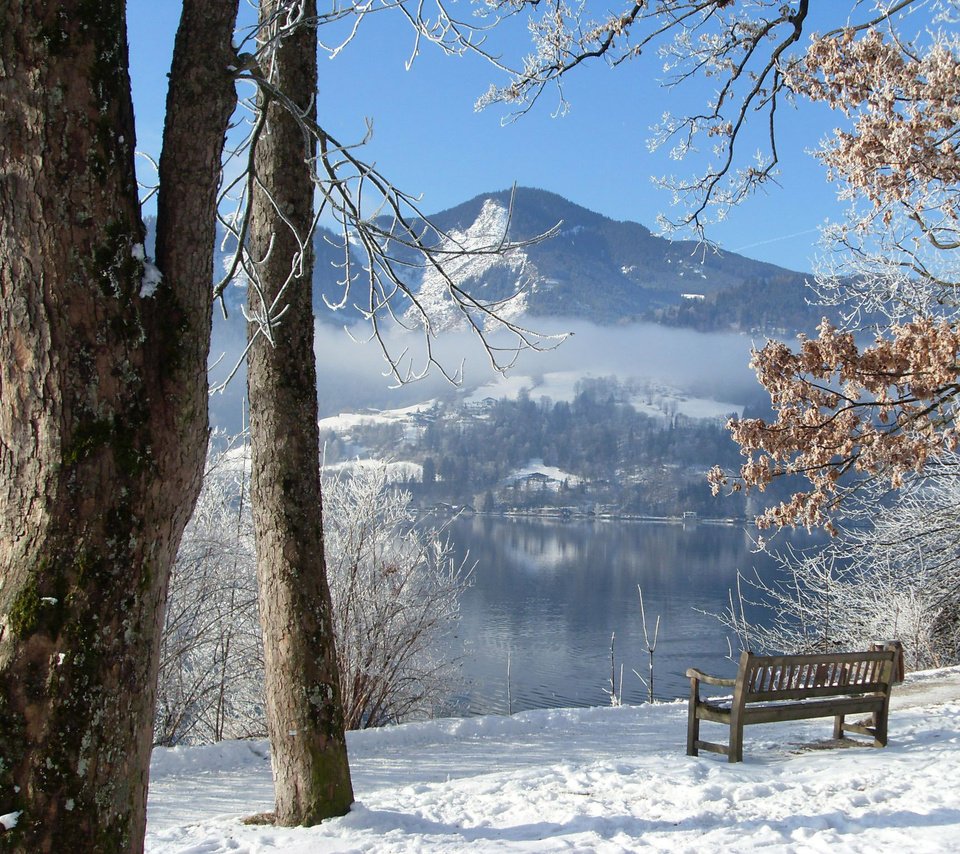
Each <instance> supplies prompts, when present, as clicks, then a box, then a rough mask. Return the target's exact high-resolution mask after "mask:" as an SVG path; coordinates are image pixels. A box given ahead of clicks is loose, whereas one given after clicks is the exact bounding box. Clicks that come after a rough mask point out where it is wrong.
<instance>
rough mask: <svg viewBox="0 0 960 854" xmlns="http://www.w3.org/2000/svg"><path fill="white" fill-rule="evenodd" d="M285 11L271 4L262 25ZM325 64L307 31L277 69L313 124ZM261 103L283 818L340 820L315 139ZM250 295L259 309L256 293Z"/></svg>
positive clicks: (267, 484)
mask: <svg viewBox="0 0 960 854" xmlns="http://www.w3.org/2000/svg"><path fill="white" fill-rule="evenodd" d="M303 5H304V7H305V9H304V15H305V17H306V18H307V19H310V18H311V17H312V16H314V15H315V14H316V13H315V4H314V3H312V2H307V3H304V4H303ZM278 6H282V4H281V3H275V2H263V3H261V7H260V20H261V23H264V22H266V21H268V20H269V19H270V17H271V15H273V14H274V12H275V11H276V9H277V7H278ZM316 57H317V44H316V32H315V30H314V29H313V28H312V27H309V26H301V27H300V28H299V29H297V30H296V31H295V32H294V33H293V34H292V35H289V36H287V37H286V38H285V39H284V41H283V43H282V44H281V46H280V47H279V49H278V51H277V53H276V57H275V61H274V62H272V63H271V65H270V74H271V82H272V83H273V84H274V85H276V86H278V87H279V88H281V89H282V91H283V92H284V94H285V95H286V96H287V97H288V98H290V100H291V101H293V102H294V103H296V104H299V105H302V107H303V108H304V109H305V110H306V115H307V118H308V120H310V121H313V117H314V116H315V107H314V99H315V93H316V85H317V59H316ZM261 101H263V96H261ZM262 108H263V109H266V111H267V113H266V115H267V126H266V129H265V131H264V133H263V134H262V135H261V137H260V139H259V141H258V144H257V150H256V156H255V169H256V174H257V178H258V180H259V183H260V186H258V188H257V189H256V191H255V192H254V195H253V200H252V202H253V208H252V222H251V230H250V246H249V249H250V252H251V256H252V258H253V259H254V261H255V262H256V263H257V270H258V275H259V279H260V284H261V287H262V288H263V291H264V294H265V298H266V302H267V304H268V305H269V304H270V303H272V302H273V300H274V299H275V298H276V297H277V295H278V294H279V293H280V291H281V289H283V288H284V287H285V286H286V290H285V291H284V296H283V297H282V298H281V299H282V302H283V303H284V304H288V305H289V310H288V311H287V312H286V314H285V315H284V316H283V319H282V321H281V323H280V325H279V327H277V328H276V330H275V334H274V338H275V341H274V343H273V344H272V345H271V343H270V342H269V341H268V340H267V339H266V338H265V336H263V335H260V336H258V337H257V339H256V341H255V342H254V344H253V346H252V348H251V350H250V354H249V367H248V384H249V397H250V437H251V449H252V457H253V469H252V477H251V501H252V509H253V518H254V530H255V534H256V548H257V578H258V583H259V586H260V614H261V623H262V627H263V642H264V663H265V669H266V696H267V726H268V730H269V733H270V743H271V749H272V757H273V776H274V784H275V788H276V820H277V823H279V824H283V825H294V824H306V825H309V824H315V823H317V822H319V821H321V820H322V819H324V818H328V817H330V816H335V815H343V814H344V813H345V812H347V810H349V808H350V804H351V803H352V802H353V790H352V786H351V782H350V769H349V765H348V762H347V748H346V739H345V736H344V726H343V712H342V705H341V698H340V684H339V677H338V673H337V657H336V648H335V643H334V636H333V620H332V613H331V604H330V592H329V589H328V587H327V578H326V567H325V564H324V556H323V523H322V515H321V504H320V500H321V499H320V471H319V460H320V448H319V431H318V427H317V377H316V363H315V356H314V351H313V333H314V328H313V309H312V286H311V284H312V283H311V279H312V273H313V257H312V251H311V249H310V237H309V235H310V230H311V222H312V216H313V194H314V187H313V184H312V182H311V180H310V174H311V173H310V166H309V162H308V159H309V158H311V157H312V156H313V145H312V144H310V143H308V142H307V139H306V138H305V136H304V133H303V131H302V129H301V127H300V126H299V125H298V123H297V122H296V121H295V120H294V119H293V118H292V117H291V115H290V114H289V112H288V111H287V110H286V109H285V108H283V107H281V106H279V105H278V104H276V103H275V102H274V103H269V104H266V105H264V104H262ZM278 208H279V210H281V211H283V218H281V217H280V216H279V215H278V213H277V209H278ZM298 235H299V236H300V238H299V239H298ZM301 241H302V242H303V244H304V245H303V246H301ZM249 299H250V304H251V307H252V308H253V309H254V310H258V309H260V308H261V306H260V305H259V301H260V300H259V296H258V295H257V293H256V291H255V289H254V288H253V287H251V289H250V296H249ZM251 334H256V330H255V329H251Z"/></svg>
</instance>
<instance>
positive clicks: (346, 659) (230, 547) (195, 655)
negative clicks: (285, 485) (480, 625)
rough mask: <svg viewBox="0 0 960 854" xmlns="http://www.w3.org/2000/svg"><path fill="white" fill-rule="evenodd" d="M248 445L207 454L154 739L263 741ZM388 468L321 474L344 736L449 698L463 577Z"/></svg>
mask: <svg viewBox="0 0 960 854" xmlns="http://www.w3.org/2000/svg"><path fill="white" fill-rule="evenodd" d="M248 466H249V459H248V457H247V454H246V449H245V448H241V447H233V446H231V447H228V448H227V449H226V450H225V451H219V452H215V451H211V453H210V457H209V460H208V466H207V473H206V477H205V480H204V487H203V491H202V493H201V496H200V499H199V501H198V503H197V509H196V511H195V513H194V516H193V518H192V519H191V522H190V524H189V526H188V528H187V530H186V532H185V534H184V538H183V542H182V545H181V548H180V553H179V555H178V559H177V564H176V567H175V570H174V573H173V578H172V581H171V586H170V595H169V601H168V606H167V616H166V623H165V629H164V635H163V641H162V660H161V668H160V681H159V694H158V704H157V723H156V729H155V741H156V742H157V743H158V744H165V745H170V744H198V743H206V742H212V741H219V740H221V739H224V738H238V737H245V736H251V735H263V734H264V733H265V731H266V728H265V727H266V725H265V720H264V701H263V654H262V644H261V640H260V629H259V621H258V617H257V601H256V577H255V575H256V570H255V558H254V549H253V533H252V524H251V519H250V512H249V505H248V503H247V500H246V488H247V473H246V472H247V467H248ZM409 504H410V495H409V493H406V492H403V491H401V490H399V489H397V488H395V487H394V485H393V484H391V483H390V481H389V479H388V476H387V467H386V465H379V466H376V467H373V468H358V469H356V470H355V471H354V472H353V473H352V474H346V473H341V474H339V475H338V476H336V477H332V478H325V479H324V539H325V544H326V552H327V573H328V576H329V583H330V588H331V596H332V599H333V604H334V625H335V631H336V634H337V650H338V664H339V667H340V679H341V684H342V689H343V695H344V696H343V700H344V712H345V718H346V722H347V725H348V727H350V728H361V727H367V726H377V725H381V724H384V723H391V722H396V721H400V720H408V719H411V718H416V717H427V716H429V715H431V714H433V713H434V712H435V711H436V710H437V709H438V708H439V707H441V706H442V704H443V702H444V701H445V699H446V697H447V696H448V695H449V694H451V693H452V683H453V681H454V680H455V678H456V672H457V667H458V662H457V661H456V660H455V659H454V658H453V657H452V656H451V654H450V652H449V648H448V647H446V646H445V645H444V643H443V641H444V639H445V638H446V637H447V636H448V633H449V632H450V631H451V630H452V628H453V627H454V625H455V624H456V622H457V620H458V618H459V603H460V594H461V593H462V591H463V590H464V588H465V587H466V585H467V584H468V582H469V571H468V570H467V569H466V568H465V567H464V566H463V565H462V564H457V563H455V562H454V561H453V560H452V557H451V552H450V547H449V545H448V543H447V541H446V539H445V538H444V536H443V532H442V530H437V529H435V528H427V527H424V526H419V525H416V526H415V525H414V524H413V519H412V515H411V512H410V507H409Z"/></svg>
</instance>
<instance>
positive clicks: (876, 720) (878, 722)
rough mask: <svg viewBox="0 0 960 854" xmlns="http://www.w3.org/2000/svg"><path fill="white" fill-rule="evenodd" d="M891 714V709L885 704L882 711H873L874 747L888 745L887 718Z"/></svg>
mask: <svg viewBox="0 0 960 854" xmlns="http://www.w3.org/2000/svg"><path fill="white" fill-rule="evenodd" d="M889 715H890V710H889V708H888V707H887V706H884V707H883V710H882V711H879V712H874V713H873V746H874V747H886V746H887V719H888V717H889Z"/></svg>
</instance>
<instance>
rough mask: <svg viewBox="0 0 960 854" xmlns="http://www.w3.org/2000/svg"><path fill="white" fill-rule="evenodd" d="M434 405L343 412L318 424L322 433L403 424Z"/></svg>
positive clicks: (430, 401)
mask: <svg viewBox="0 0 960 854" xmlns="http://www.w3.org/2000/svg"><path fill="white" fill-rule="evenodd" d="M434 404H435V401H433V400H427V401H424V402H423V403H417V404H414V405H413V406H406V407H403V408H400V409H382V410H376V411H370V412H343V413H341V414H339V415H331V416H330V417H329V418H321V419H320V420H319V421H318V422H317V424H318V426H319V427H320V431H321V432H324V431H326V430H329V431H331V432H334V433H347V432H349V431H350V430H352V429H354V428H356V427H360V426H367V425H374V424H401V423H404V422H406V421H409V420H410V419H411V418H413V416H415V415H418V414H420V413H421V412H428V411H429V410H431V409H432V408H433V406H434Z"/></svg>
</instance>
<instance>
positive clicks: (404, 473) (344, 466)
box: [323, 457, 423, 483]
mask: <svg viewBox="0 0 960 854" xmlns="http://www.w3.org/2000/svg"><path fill="white" fill-rule="evenodd" d="M379 468H385V469H386V474H387V482H388V483H406V482H407V481H410V480H415V481H420V480H423V466H422V465H420V464H419V463H411V462H406V461H402V460H401V461H394V460H387V461H384V460H382V459H371V458H369V457H367V458H360V457H358V458H357V459H355V460H347V461H345V462H342V463H334V464H333V465H329V466H324V467H323V471H324V474H334V475H336V474H340V473H341V472H346V473H347V474H353V473H354V472H356V471H358V470H360V469H379Z"/></svg>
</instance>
